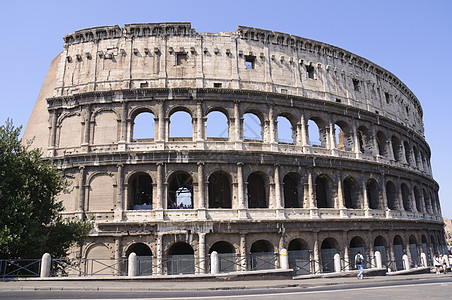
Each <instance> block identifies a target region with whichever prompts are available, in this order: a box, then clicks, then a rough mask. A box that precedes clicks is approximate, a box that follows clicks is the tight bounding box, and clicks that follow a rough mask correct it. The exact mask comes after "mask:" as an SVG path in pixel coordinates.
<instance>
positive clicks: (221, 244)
mask: <svg viewBox="0 0 452 300" xmlns="http://www.w3.org/2000/svg"><path fill="white" fill-rule="evenodd" d="M213 251H216V252H217V253H218V260H219V267H220V272H221V273H223V272H225V273H226V272H234V271H237V269H238V268H237V267H238V266H237V265H236V264H235V263H234V262H235V261H236V254H235V253H236V249H235V248H234V246H233V245H232V244H231V243H229V242H226V241H218V242H216V243H214V244H213V245H212V246H211V247H210V249H209V254H212V252H213Z"/></svg>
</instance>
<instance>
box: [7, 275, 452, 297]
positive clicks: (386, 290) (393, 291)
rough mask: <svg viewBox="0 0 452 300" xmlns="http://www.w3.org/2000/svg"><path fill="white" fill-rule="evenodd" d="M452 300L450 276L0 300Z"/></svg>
mask: <svg viewBox="0 0 452 300" xmlns="http://www.w3.org/2000/svg"><path fill="white" fill-rule="evenodd" d="M333 298H334V299H335V300H341V299H347V300H349V299H360V298H364V299H366V300H370V299H385V298H386V299H410V300H413V299H442V300H444V299H452V277H449V276H447V277H444V278H430V279H420V280H398V281H385V282H378V281H377V282H376V281H373V280H372V279H367V280H366V279H364V280H360V281H356V282H355V283H351V284H339V285H327V286H317V287H285V288H254V289H226V290H223V289H218V290H212V289H207V290H202V289H201V290H190V289H186V290H158V289H155V290H144V289H143V290H136V289H135V290H124V289H114V288H113V287H112V288H111V289H101V290H95V289H91V290H76V289H64V287H62V289H60V290H56V289H52V290H3V289H1V283H0V299H130V300H131V299H193V300H195V299H259V300H270V299H272V300H273V299H278V300H286V299H287V300H289V299H333Z"/></svg>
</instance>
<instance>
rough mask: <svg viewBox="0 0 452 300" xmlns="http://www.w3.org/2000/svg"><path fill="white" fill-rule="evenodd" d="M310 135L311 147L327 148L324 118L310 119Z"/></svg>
mask: <svg viewBox="0 0 452 300" xmlns="http://www.w3.org/2000/svg"><path fill="white" fill-rule="evenodd" d="M308 136H309V145H310V146H311V147H322V148H326V145H327V144H326V130H325V128H324V126H323V122H322V120H320V119H318V118H311V119H309V120H308Z"/></svg>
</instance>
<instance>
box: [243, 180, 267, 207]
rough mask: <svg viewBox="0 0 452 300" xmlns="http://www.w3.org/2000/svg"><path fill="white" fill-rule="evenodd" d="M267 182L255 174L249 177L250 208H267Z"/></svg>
mask: <svg viewBox="0 0 452 300" xmlns="http://www.w3.org/2000/svg"><path fill="white" fill-rule="evenodd" d="M265 189H266V188H265V182H264V179H262V177H261V176H260V175H259V174H258V173H256V172H254V173H251V174H250V176H248V208H267V207H268V203H267V195H266V190H265Z"/></svg>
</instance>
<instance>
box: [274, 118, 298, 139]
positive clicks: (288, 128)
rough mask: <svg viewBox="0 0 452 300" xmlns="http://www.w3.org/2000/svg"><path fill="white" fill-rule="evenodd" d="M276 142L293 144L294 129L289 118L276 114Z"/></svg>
mask: <svg viewBox="0 0 452 300" xmlns="http://www.w3.org/2000/svg"><path fill="white" fill-rule="evenodd" d="M277 122H278V143H285V144H293V143H294V136H295V134H294V130H293V128H292V123H290V121H289V119H287V118H286V117H283V116H278V118H277Z"/></svg>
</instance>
